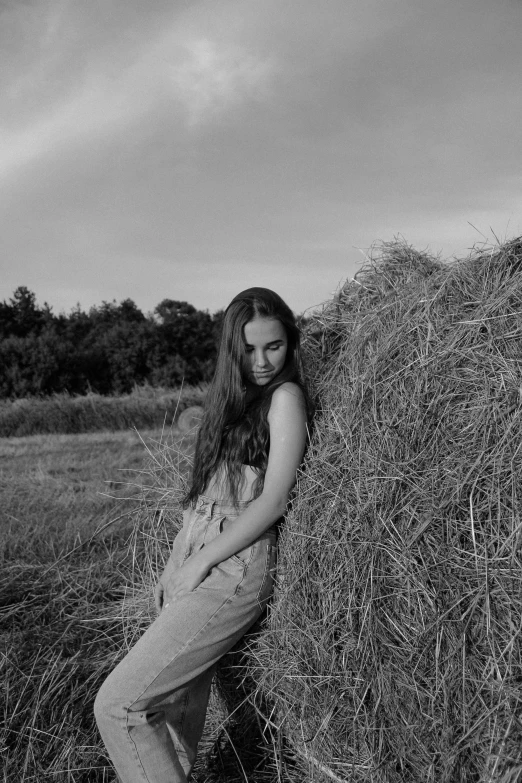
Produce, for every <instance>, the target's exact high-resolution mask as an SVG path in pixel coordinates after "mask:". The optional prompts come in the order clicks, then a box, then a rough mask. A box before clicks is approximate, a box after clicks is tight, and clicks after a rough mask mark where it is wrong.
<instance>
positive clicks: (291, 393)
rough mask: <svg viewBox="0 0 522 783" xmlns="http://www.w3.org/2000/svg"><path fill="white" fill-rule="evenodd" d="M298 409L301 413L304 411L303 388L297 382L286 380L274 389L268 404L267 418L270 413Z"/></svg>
mask: <svg viewBox="0 0 522 783" xmlns="http://www.w3.org/2000/svg"><path fill="white" fill-rule="evenodd" d="M289 410H296V411H297V410H298V411H300V412H301V411H302V412H303V413H304V412H305V411H306V405H305V398H304V394H303V390H302V389H301V387H300V386H298V385H297V383H292V382H291V381H286V383H283V384H281V386H278V388H277V389H276V390H275V391H274V393H273V395H272V402H271V404H270V411H269V414H268V415H269V418H270V415H271V414H272V415H273V414H274V413H275V414H277V413H278V412H283V411H289Z"/></svg>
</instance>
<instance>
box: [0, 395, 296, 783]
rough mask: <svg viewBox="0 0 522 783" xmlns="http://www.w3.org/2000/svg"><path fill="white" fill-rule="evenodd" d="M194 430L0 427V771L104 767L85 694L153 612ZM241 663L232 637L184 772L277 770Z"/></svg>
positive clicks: (240, 777)
mask: <svg viewBox="0 0 522 783" xmlns="http://www.w3.org/2000/svg"><path fill="white" fill-rule="evenodd" d="M187 413H190V411H189V410H187ZM193 440H194V439H193V432H188V433H186V432H185V433H183V432H182V431H180V429H179V428H178V427H177V426H175V427H171V428H165V429H163V430H151V431H145V432H142V433H140V435H139V436H138V434H137V433H136V432H132V431H128V432H120V433H118V432H112V433H107V432H104V433H90V434H83V435H63V434H62V435H36V436H26V437H21V438H12V439H3V440H1V441H0V497H1V498H2V504H1V508H0V535H1V542H2V545H1V549H0V556H1V560H2V562H1V566H2V567H1V573H0V651H1V664H0V665H1V672H0V677H1V686H0V687H1V696H0V710H1V712H0V715H1V726H0V756H1V758H2V768H3V778H2V779H3V781H4V783H11V782H12V783H14V782H15V781H16V783H19V782H27V783H28V782H29V781H37V782H38V783H41V782H42V781H57V783H65V782H66V781H67V783H73V782H74V783H100V782H101V781H103V783H112V781H115V780H116V778H115V776H114V773H113V770H112V767H111V764H110V761H109V760H108V758H107V756H106V754H105V751H104V748H103V745H102V743H101V740H100V738H99V735H98V733H97V730H96V727H95V723H94V718H93V714H92V705H93V701H94V697H95V695H96V692H97V690H98V688H99V686H100V685H101V683H102V681H103V679H104V678H105V677H106V676H107V674H108V673H109V672H110V671H111V670H112V668H113V667H114V666H115V665H116V663H117V662H118V661H119V660H120V659H121V658H122V657H123V656H124V655H125V652H126V651H127V650H128V649H129V648H130V647H131V646H132V644H133V643H134V642H135V641H136V640H137V638H138V637H139V636H140V635H141V633H142V632H143V631H144V630H145V629H146V628H147V627H148V625H149V624H150V622H151V620H152V619H153V618H154V616H155V610H154V605H153V597H152V588H153V585H154V583H155V580H156V578H157V576H158V574H159V573H160V571H161V570H162V568H163V566H164V563H165V561H166V558H167V557H168V553H169V549H170V545H171V543H172V540H173V537H174V535H175V532H176V531H177V529H178V528H179V525H180V521H181V512H180V504H179V494H180V492H181V491H182V488H183V482H184V477H185V475H186V473H187V466H188V463H189V460H190V454H191V450H192V446H193ZM108 476H110V477H111V478H110V479H109V480H107V477H108ZM243 672H244V661H243V654H242V652H241V650H240V649H238V650H236V651H234V652H233V653H231V655H229V656H228V657H227V661H226V662H225V664H224V665H223V666H222V667H221V670H220V674H219V677H218V684H217V685H216V687H215V688H214V689H213V693H212V697H211V703H210V707H209V712H208V720H207V726H206V730H205V735H204V738H203V741H202V744H201V751H202V752H201V754H200V760H199V763H198V768H197V770H196V774H195V781H196V783H198V782H199V783H203V781H204V782H205V783H223V781H224V780H227V781H232V782H234V781H245V780H248V781H259V783H269V781H276V780H280V779H281V778H280V774H279V773H278V768H277V764H275V765H274V763H273V758H272V755H273V754H272V752H271V743H270V741H269V740H267V739H266V738H265V737H264V736H263V735H262V733H261V731H260V729H259V726H258V721H257V720H256V715H255V712H254V711H253V710H252V708H251V707H249V706H248V703H247V692H246V691H245V686H244V684H243V683H242V681H241V673H243ZM251 687H252V686H251Z"/></svg>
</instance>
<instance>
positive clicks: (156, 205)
mask: <svg viewBox="0 0 522 783" xmlns="http://www.w3.org/2000/svg"><path fill="white" fill-rule="evenodd" d="M521 32H522V0H495V2H492V0H459V2H455V0H364V2H361V0H323V1H322V2H317V0H147V2H143V0H88V1H87V2H86V1H85V0H0V69H1V74H2V78H1V80H0V182H1V187H0V231H1V243H2V254H1V256H0V259H1V260H0V300H2V299H8V298H9V297H10V296H11V295H12V293H13V291H14V289H15V288H16V287H17V286H19V285H26V286H28V287H29V288H30V289H31V290H33V291H34V292H35V294H36V296H37V300H38V301H39V302H40V303H43V301H47V302H48V303H49V304H50V305H52V307H53V309H54V311H55V312H59V311H60V310H65V311H66V312H68V311H69V310H70V309H71V308H72V307H73V306H74V305H75V304H76V303H77V302H79V303H80V304H81V305H82V307H84V308H88V307H90V306H91V305H93V304H100V303H101V302H102V301H103V300H108V301H110V300H112V299H116V300H117V301H120V300H122V299H124V298H127V297H130V298H132V299H134V301H135V302H136V303H137V304H138V305H139V306H140V307H141V308H142V309H143V310H144V311H150V310H152V309H153V308H154V306H155V305H156V304H158V302H160V301H161V300H162V299H164V298H166V297H168V298H172V299H182V300H187V301H189V302H191V303H192V304H194V305H195V306H196V307H199V308H208V309H209V310H210V311H214V310H216V309H217V308H218V307H222V306H224V305H226V304H227V303H228V301H229V300H230V299H231V297H232V296H234V294H235V293H237V292H238V291H239V290H242V289H243V288H246V287H249V286H251V285H264V286H267V287H270V288H273V289H275V290H276V291H278V292H279V293H281V294H282V295H283V296H284V297H285V298H286V299H287V301H288V303H289V304H290V305H291V307H293V308H294V309H295V310H296V311H302V310H304V309H305V308H307V307H311V306H313V305H316V304H318V303H320V302H321V301H324V300H325V299H327V298H329V297H330V295H331V293H332V292H333V291H334V290H335V288H336V287H337V285H338V283H339V282H340V281H341V280H343V279H345V278H347V277H351V276H352V275H353V274H354V272H355V271H356V270H357V269H358V268H359V267H360V266H361V265H362V264H363V262H364V254H365V252H366V251H367V249H368V248H369V247H370V245H371V244H372V243H373V242H375V241H378V240H385V241H386V240H390V239H392V238H393V237H394V236H395V235H398V234H400V235H402V236H403V237H404V238H405V239H406V240H407V241H408V242H409V243H411V244H413V245H415V246H416V247H418V248H419V249H424V248H426V247H428V248H430V249H431V250H432V251H433V252H434V253H438V252H441V253H442V256H443V257H450V256H452V255H457V256H461V255H465V254H466V253H467V251H468V248H470V247H471V246H472V245H473V244H474V243H477V242H480V241H481V240H482V239H483V238H484V236H485V237H487V238H489V239H493V232H494V233H496V235H497V236H498V238H499V239H506V238H510V237H513V236H517V235H520V234H522V210H521V207H522V174H521V165H522V154H521V145H520V139H521V131H520V128H521V125H522V91H521V89H520V83H521V73H522V47H521V46H520V38H521ZM470 224H471V225H470Z"/></svg>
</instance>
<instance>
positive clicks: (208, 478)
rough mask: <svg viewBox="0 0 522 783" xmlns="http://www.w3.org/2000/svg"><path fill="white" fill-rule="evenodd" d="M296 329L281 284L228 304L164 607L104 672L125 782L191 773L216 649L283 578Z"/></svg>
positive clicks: (102, 699) (170, 779)
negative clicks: (279, 560)
mask: <svg viewBox="0 0 522 783" xmlns="http://www.w3.org/2000/svg"><path fill="white" fill-rule="evenodd" d="M307 418H308V404H307V397H306V392H305V389H304V387H303V382H302V378H301V374H300V352H299V331H298V329H297V326H296V324H295V319H294V317H293V314H292V312H291V310H290V309H289V307H288V306H287V305H286V304H285V302H283V300H282V299H281V297H279V296H278V295H277V294H276V293H274V292H273V291H270V290H268V289H266V288H250V289H248V290H247V291H243V292H242V293H240V294H238V296H236V297H235V298H234V299H233V300H232V302H231V303H230V305H229V307H228V308H227V310H226V312H225V318H224V324H223V334H222V338H221V345H220V349H219V355H218V360H217V367H216V372H215V375H214V379H213V381H212V384H211V387H210V390H209V393H208V396H207V400H206V404H205V410H204V415H203V420H202V423H201V427H200V430H199V434H198V438H197V442H196V450H195V456H194V466H193V472H192V480H191V483H190V487H189V490H188V492H187V495H186V498H185V512H184V515H183V527H182V529H181V531H180V532H179V533H178V535H177V536H176V539H175V541H174V545H173V549H172V553H171V556H170V559H169V561H168V563H167V566H166V568H165V570H164V572H163V574H162V575H161V577H160V579H159V581H158V584H157V586H156V589H155V598H156V607H157V609H158V613H159V615H158V617H157V619H156V620H155V621H154V623H153V624H152V625H151V627H150V628H149V629H148V630H147V631H146V633H145V634H144V635H143V636H142V638H141V639H140V640H139V641H138V643H137V644H136V645H135V647H133V648H132V649H131V651H130V652H129V653H128V655H127V656H126V658H125V659H124V660H123V661H122V662H121V663H120V664H119V665H118V666H117V667H116V669H115V670H114V671H113V672H112V673H111V674H110V676H109V677H108V678H107V680H106V681H105V683H104V684H103V686H102V688H101V690H100V692H99V694H98V696H97V698H96V703H95V714H96V720H97V722H98V727H99V729H100V733H101V735H102V738H103V740H104V742H105V745H106V747H107V750H108V752H109V755H110V757H111V759H112V761H113V763H114V766H115V767H116V771H117V772H118V775H119V776H120V779H121V781H122V782H123V783H145V782H147V783H185V781H187V780H188V778H189V776H190V772H191V770H192V767H193V765H194V761H195V758H196V750H197V744H198V741H199V739H200V736H201V733H202V731H203V725H204V722H205V713H206V708H207V702H208V696H209V691H210V683H211V680H212V676H213V674H214V671H215V667H216V664H217V662H218V661H219V659H220V658H221V657H222V656H223V655H224V654H225V653H226V652H228V650H230V648H231V647H232V646H233V645H234V644H235V643H236V642H237V641H238V640H239V639H240V638H241V637H242V636H243V634H244V633H245V631H247V630H248V628H249V627H250V626H251V625H252V624H253V623H254V622H255V621H256V620H257V619H258V617H259V616H260V614H261V613H262V611H263V609H264V608H265V606H266V603H267V601H268V599H269V597H270V594H271V591H272V583H273V578H274V569H275V561H276V523H277V522H278V520H279V519H280V518H281V517H282V515H283V514H284V512H285V508H286V505H287V502H288V497H289V494H290V491H291V489H292V487H293V486H294V483H295V480H296V471H297V468H298V467H299V464H300V462H301V460H302V458H303V453H304V449H305V442H306V435H307V429H306V426H307Z"/></svg>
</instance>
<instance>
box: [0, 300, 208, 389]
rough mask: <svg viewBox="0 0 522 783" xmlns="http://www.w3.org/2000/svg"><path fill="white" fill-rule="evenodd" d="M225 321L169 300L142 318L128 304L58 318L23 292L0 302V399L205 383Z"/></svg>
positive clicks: (107, 305) (77, 310)
mask: <svg viewBox="0 0 522 783" xmlns="http://www.w3.org/2000/svg"><path fill="white" fill-rule="evenodd" d="M222 317H223V313H222V311H219V312H218V313H216V314H214V315H210V314H209V313H208V312H206V311H202V310H197V309H196V308H195V307H193V306H192V305H191V304H189V303H188V302H181V301H177V300H174V299H164V300H163V301H162V302H160V304H158V305H157V307H155V308H154V311H153V312H152V313H149V314H147V315H144V314H143V313H142V311H141V310H140V309H139V308H138V307H137V305H136V304H135V303H134V302H133V301H132V299H125V300H124V301H122V302H120V303H119V304H117V303H116V302H115V301H113V302H103V303H102V304H101V305H100V306H98V307H91V308H90V310H89V311H88V312H84V311H83V310H82V309H81V308H80V306H79V305H78V306H77V307H76V308H75V309H73V310H72V311H71V312H70V313H69V314H68V315H65V314H63V313H62V314H60V315H55V314H54V313H53V312H52V309H51V308H50V307H49V305H47V304H44V305H43V306H39V305H38V304H37V302H36V296H35V294H34V293H33V292H32V291H30V290H29V289H28V288H26V287H25V286H20V287H19V288H17V289H16V291H15V292H14V294H13V296H12V297H11V299H10V300H9V301H4V302H0V398H4V399H5V398H17V397H26V396H28V395H48V394H53V393H56V392H64V391H66V392H69V393H71V394H85V393H87V392H89V391H95V392H97V393H99V394H123V393H126V392H129V391H131V390H132V388H133V387H134V385H135V384H144V383H149V384H151V385H153V386H167V387H171V386H178V385H179V384H180V383H181V382H182V381H184V382H185V383H187V384H197V383H201V382H204V381H207V380H209V379H210V377H211V375H212V372H213V369H214V363H215V358H216V350H217V342H218V336H219V331H220V327H221V322H222Z"/></svg>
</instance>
